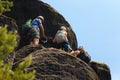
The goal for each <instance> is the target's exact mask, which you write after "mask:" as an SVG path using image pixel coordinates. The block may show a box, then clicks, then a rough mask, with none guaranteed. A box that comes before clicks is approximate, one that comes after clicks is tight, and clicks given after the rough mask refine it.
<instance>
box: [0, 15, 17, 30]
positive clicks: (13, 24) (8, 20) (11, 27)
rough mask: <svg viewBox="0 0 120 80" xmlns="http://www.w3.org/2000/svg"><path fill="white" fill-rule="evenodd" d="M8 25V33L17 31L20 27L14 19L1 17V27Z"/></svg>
mask: <svg viewBox="0 0 120 80" xmlns="http://www.w3.org/2000/svg"><path fill="white" fill-rule="evenodd" d="M5 25H7V30H8V31H13V32H14V31H17V30H18V26H17V25H16V22H15V20H14V19H12V18H10V17H7V16H5V15H0V26H1V27H4V26H5Z"/></svg>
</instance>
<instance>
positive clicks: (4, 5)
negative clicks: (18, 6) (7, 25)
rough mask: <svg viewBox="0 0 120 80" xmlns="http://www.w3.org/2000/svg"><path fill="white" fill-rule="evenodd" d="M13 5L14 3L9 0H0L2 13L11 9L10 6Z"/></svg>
mask: <svg viewBox="0 0 120 80" xmlns="http://www.w3.org/2000/svg"><path fill="white" fill-rule="evenodd" d="M12 6H13V3H12V2H10V1H8V0H0V14H2V13H3V12H6V11H10V7H12Z"/></svg>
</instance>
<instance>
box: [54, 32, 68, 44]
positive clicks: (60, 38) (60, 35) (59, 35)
mask: <svg viewBox="0 0 120 80" xmlns="http://www.w3.org/2000/svg"><path fill="white" fill-rule="evenodd" d="M55 40H56V42H57V43H63V42H68V39H67V36H66V35H65V34H64V33H63V32H62V31H58V32H57V33H56V35H55Z"/></svg>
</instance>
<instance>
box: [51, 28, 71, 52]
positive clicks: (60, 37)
mask: <svg viewBox="0 0 120 80" xmlns="http://www.w3.org/2000/svg"><path fill="white" fill-rule="evenodd" d="M53 43H57V48H60V49H63V50H65V51H67V52H71V51H72V48H71V46H70V44H69V42H68V38H67V29H66V27H64V26H61V27H60V30H58V31H57V33H56V35H55V37H54V39H53Z"/></svg>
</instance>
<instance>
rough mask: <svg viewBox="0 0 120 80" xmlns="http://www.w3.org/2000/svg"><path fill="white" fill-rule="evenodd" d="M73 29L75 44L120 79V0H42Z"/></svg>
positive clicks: (114, 78)
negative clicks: (107, 67)
mask: <svg viewBox="0 0 120 80" xmlns="http://www.w3.org/2000/svg"><path fill="white" fill-rule="evenodd" d="M43 1H44V2H46V3H48V4H50V5H51V6H52V7H53V8H55V9H56V10H57V11H58V12H59V13H60V14H62V15H63V16H64V18H65V19H66V20H67V21H68V22H69V24H70V25H71V26H72V29H73V30H74V32H75V33H76V36H77V40H78V45H79V46H80V45H82V46H84V47H85V49H86V50H87V51H88V53H89V54H90V55H91V57H92V60H94V61H97V62H103V63H106V64H107V65H108V66H109V67H110V70H111V75H112V80H120V62H119V61H120V0H43Z"/></svg>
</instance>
